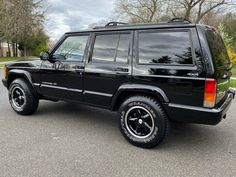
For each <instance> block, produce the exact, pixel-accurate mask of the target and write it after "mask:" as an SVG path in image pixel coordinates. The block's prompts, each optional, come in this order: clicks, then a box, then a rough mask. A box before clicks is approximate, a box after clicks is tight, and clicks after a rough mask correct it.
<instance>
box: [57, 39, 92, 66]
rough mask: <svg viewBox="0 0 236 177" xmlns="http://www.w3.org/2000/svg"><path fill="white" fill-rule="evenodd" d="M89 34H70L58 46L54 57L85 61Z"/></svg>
mask: <svg viewBox="0 0 236 177" xmlns="http://www.w3.org/2000/svg"><path fill="white" fill-rule="evenodd" d="M87 41H88V36H70V37H68V38H66V39H65V40H64V41H63V43H62V44H61V45H60V46H59V47H58V48H57V50H56V51H55V52H54V54H53V58H54V59H57V60H76V61H81V62H82V61H83V58H84V52H85V47H86V44H87Z"/></svg>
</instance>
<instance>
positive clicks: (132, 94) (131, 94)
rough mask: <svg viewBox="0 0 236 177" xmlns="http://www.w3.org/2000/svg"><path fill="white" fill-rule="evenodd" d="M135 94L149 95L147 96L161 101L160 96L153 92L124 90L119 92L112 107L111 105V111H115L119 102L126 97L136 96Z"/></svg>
mask: <svg viewBox="0 0 236 177" xmlns="http://www.w3.org/2000/svg"><path fill="white" fill-rule="evenodd" d="M136 95H145V96H149V97H152V98H154V99H156V100H157V101H159V102H160V103H162V101H161V98H160V97H159V96H158V95H156V94H155V93H149V92H145V91H135V92H134V91H124V92H122V93H120V95H119V97H118V99H117V100H116V102H115V104H114V107H113V111H117V110H118V109H119V107H120V106H121V104H122V103H123V102H124V101H125V100H126V99H127V98H128V97H132V96H136Z"/></svg>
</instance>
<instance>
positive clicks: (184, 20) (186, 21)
mask: <svg viewBox="0 0 236 177" xmlns="http://www.w3.org/2000/svg"><path fill="white" fill-rule="evenodd" d="M175 22H176V23H178V22H182V23H183V22H185V23H192V22H191V21H189V20H187V19H186V18H173V19H171V20H170V21H168V23H175Z"/></svg>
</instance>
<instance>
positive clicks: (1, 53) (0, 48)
mask: <svg viewBox="0 0 236 177" xmlns="http://www.w3.org/2000/svg"><path fill="white" fill-rule="evenodd" d="M0 57H3V47H2V41H0Z"/></svg>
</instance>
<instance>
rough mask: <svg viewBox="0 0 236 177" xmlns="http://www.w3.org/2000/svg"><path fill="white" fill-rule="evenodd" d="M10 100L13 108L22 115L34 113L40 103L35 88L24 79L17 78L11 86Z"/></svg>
mask: <svg viewBox="0 0 236 177" xmlns="http://www.w3.org/2000/svg"><path fill="white" fill-rule="evenodd" d="M9 102H10V104H11V107H12V108H13V110H14V111H15V112H16V113H18V114H21V115H30V114H33V113H34V112H35V111H36V110H37V108H38V104H39V100H38V98H37V97H36V94H34V90H33V88H32V87H31V86H30V85H29V84H28V83H27V82H26V81H25V80H24V79H15V80H14V81H13V82H12V83H11V85H10V87H9Z"/></svg>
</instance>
